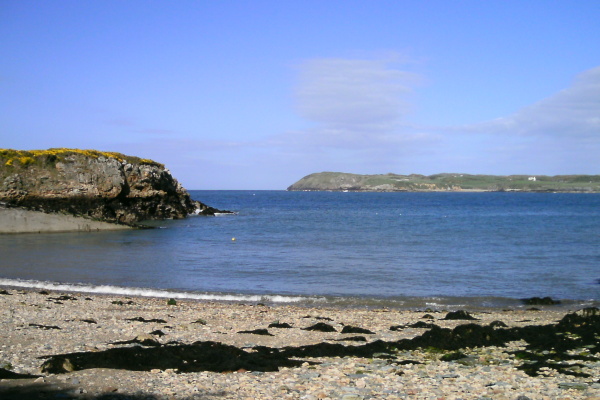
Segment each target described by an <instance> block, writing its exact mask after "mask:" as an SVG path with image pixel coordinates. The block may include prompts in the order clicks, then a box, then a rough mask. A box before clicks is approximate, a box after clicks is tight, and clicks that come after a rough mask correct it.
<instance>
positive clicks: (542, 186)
mask: <svg viewBox="0 0 600 400" xmlns="http://www.w3.org/2000/svg"><path fill="white" fill-rule="evenodd" d="M287 190H291V191H302V190H325V191H364V192H461V191H462V192H504V191H506V192H509V191H512V192H577V193H596V192H600V175H556V176H545V175H507V176H500V175H470V174H452V173H444V174H435V175H428V176H427V175H419V174H411V175H398V174H392V173H389V174H384V175H358V174H348V173H343V172H320V173H315V174H311V175H308V176H305V177H304V178H302V179H300V180H299V181H298V182H296V183H294V184H293V185H291V186H290V187H288V189H287Z"/></svg>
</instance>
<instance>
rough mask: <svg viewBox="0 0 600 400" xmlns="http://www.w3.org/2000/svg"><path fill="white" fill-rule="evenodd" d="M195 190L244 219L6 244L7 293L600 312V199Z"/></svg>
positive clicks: (0, 278) (2, 248) (3, 275)
mask: <svg viewBox="0 0 600 400" xmlns="http://www.w3.org/2000/svg"><path fill="white" fill-rule="evenodd" d="M190 193H191V195H192V197H194V198H195V199H197V200H201V201H202V202H204V203H207V204H209V205H211V206H214V207H217V208H221V209H229V210H233V211H236V212H237V214H236V215H221V216H217V217H197V216H193V217H190V218H187V219H185V220H173V221H159V222H153V225H155V226H157V227H159V229H153V230H135V231H115V232H94V233H54V234H21V235H3V236H0V255H1V257H0V285H5V286H7V285H17V286H26V287H27V286H28V287H38V288H42V287H45V288H61V289H72V290H80V291H91V292H94V291H95V292H109V293H111V292H112V293H121V294H147V295H154V296H164V297H191V298H204V299H215V300H223V299H230V300H243V301H263V302H296V301H299V302H303V303H312V304H325V305H341V306H390V307H404V308H414V307H423V306H440V307H452V306H467V305H470V306H489V307H507V306H517V305H519V304H521V303H520V302H519V300H518V299H520V298H527V297H533V296H538V297H545V296H550V297H552V298H554V299H561V300H563V303H565V304H567V305H571V304H577V305H598V304H600V284H599V279H600V195H599V194H566V193H354V192H349V193H341V192H287V191H191V192H190ZM233 238H235V240H233Z"/></svg>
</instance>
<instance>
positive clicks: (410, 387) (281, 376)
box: [0, 288, 600, 400]
mask: <svg viewBox="0 0 600 400" xmlns="http://www.w3.org/2000/svg"><path fill="white" fill-rule="evenodd" d="M0 293H2V294H0V304H1V308H0V310H1V311H0V321H1V322H0V323H1V326H2V343H1V348H0V368H2V370H1V371H2V378H14V377H18V378H21V379H1V380H0V398H1V399H71V398H73V399H155V400H158V399H160V400H162V399H165V400H166V399H307V400H310V399H343V400H357V399H363V400H364V399H511V400H516V399H521V400H525V399H531V400H535V399H588V400H591V399H600V382H599V379H600V361H599V358H598V357H599V356H600V354H598V353H597V352H596V351H597V349H598V347H597V346H596V347H595V348H593V347H594V346H593V345H592V346H589V345H588V346H587V350H586V349H585V348H584V349H577V352H578V354H581V353H582V352H585V351H587V352H588V353H586V355H587V358H586V359H585V360H584V361H579V360H578V361H576V362H574V361H565V362H566V363H572V364H578V365H576V366H575V365H573V368H571V369H568V370H562V371H558V370H556V369H553V368H548V367H544V368H541V369H540V370H539V372H540V373H539V374H538V375H537V376H530V375H528V374H527V373H526V372H525V371H523V370H522V369H519V367H520V366H521V365H523V363H524V362H525V361H524V360H523V359H522V357H519V356H518V355H516V354H515V352H518V351H519V350H524V349H525V348H526V346H527V342H525V341H524V340H516V341H510V342H508V343H506V344H505V345H502V346H473V347H469V348H461V349H459V350H453V351H450V350H440V349H437V348H434V347H432V346H429V347H425V348H414V349H408V350H407V349H396V350H395V351H383V352H376V351H371V352H368V351H366V352H363V353H364V354H363V353H361V354H359V353H358V351H357V350H352V351H350V352H348V351H347V349H356V348H359V347H361V346H369V345H371V346H375V344H378V343H388V342H393V343H412V342H411V340H417V339H418V338H420V337H423V336H424V334H425V333H426V332H428V331H430V330H431V325H436V326H438V327H440V328H448V330H443V329H442V330H441V331H440V332H442V331H443V332H450V331H451V330H453V329H454V328H455V327H457V326H460V325H465V324H473V323H474V324H477V325H480V326H486V325H489V324H492V325H493V326H502V325H500V323H499V322H498V321H501V322H502V323H503V324H505V325H506V327H505V328H498V329H512V328H524V327H527V326H534V325H538V326H542V325H552V324H557V323H558V321H560V320H561V319H562V318H563V317H564V315H565V314H566V312H565V311H564V310H561V311H556V310H552V308H551V307H546V308H544V307H537V308H540V309H541V310H526V309H521V310H488V311H481V310H479V311H478V312H471V313H466V314H465V315H469V316H472V317H473V318H476V319H475V320H461V319H445V318H446V317H447V316H448V313H447V312H446V311H442V310H439V311H438V310H418V311H407V310H391V309H335V308H308V307H298V306H291V305H281V306H274V307H272V306H267V305H262V304H240V303H214V302H199V301H186V300H177V301H176V304H168V301H167V299H155V298H142V297H123V296H108V295H106V296H105V295H88V294H81V293H58V292H46V291H32V290H21V289H15V288H5V289H2V290H0ZM466 311H469V310H466ZM573 311H575V310H573ZM426 324H430V325H426ZM494 324H495V325H494ZM311 327H313V328H314V329H317V328H323V329H324V330H330V331H329V332H322V331H316V330H307V329H306V328H311ZM342 331H345V332H346V331H347V332H349V333H342ZM243 332H246V333H243ZM561 335H562V333H561ZM596 337H597V336H596ZM415 338H417V339H415ZM194 343H195V344H196V345H197V346H198V348H200V346H201V344H202V346H208V347H206V348H210V352H211V353H210V357H212V358H214V359H211V360H209V361H210V362H209V364H210V365H213V364H214V365H216V367H215V368H214V369H217V370H216V371H213V370H203V367H202V365H196V364H195V362H196V361H197V360H195V359H194V360H192V359H189V360H187V359H186V360H184V361H183V362H180V363H178V361H177V360H176V359H173V360H171V359H170V358H169V357H170V355H169V357H167V356H161V355H160V354H162V353H156V354H159V356H158V358H159V360H157V361H156V362H155V361H154V360H151V361H148V363H146V364H145V363H144V362H140V363H138V364H137V365H138V366H139V365H141V366H142V368H143V369H147V370H128V369H115V368H106V367H102V365H105V364H102V363H100V364H98V365H92V364H93V363H92V364H85V362H87V361H85V362H84V361H82V360H83V357H84V356H81V359H80V356H73V355H71V356H69V355H67V356H62V357H55V358H54V359H52V358H49V357H51V356H58V355H65V354H72V353H83V354H85V355H89V354H92V355H96V356H99V355H104V354H112V353H110V351H113V352H114V351H115V349H130V350H133V351H136V352H140V353H135V354H136V355H133V356H128V355H127V354H133V353H124V354H123V355H121V356H117V357H116V358H118V357H121V358H122V359H121V362H123V363H124V365H125V364H127V363H128V362H129V361H131V359H128V357H129V358H131V357H145V356H144V355H143V354H146V353H141V352H151V351H155V352H157V351H166V350H173V351H174V350H176V349H179V348H183V349H184V350H185V351H191V350H190V349H191V347H185V346H191V345H192V344H194ZM321 343H326V344H329V345H327V346H326V347H323V346H312V345H318V344H321ZM178 346H179V347H178ZM311 346H312V347H311ZM350 346H354V347H350ZM441 347H443V346H441ZM365 348H366V347H365ZM203 349H204V347H203ZM340 349H342V350H340ZM590 349H592V350H590ZM184 350H182V351H183V352H182V353H181V354H185V351H184ZM279 350H281V354H280V353H278V352H279ZM203 351H204V350H203ZM335 351H342V352H344V351H345V352H346V354H345V355H344V354H342V356H339V355H336V354H335ZM240 352H242V353H240ZM284 353H285V357H283V355H284ZM351 353H354V354H351ZM261 354H270V356H269V357H267V358H268V359H269V360H271V361H273V360H275V364H274V365H275V368H272V365H271V364H265V363H263V359H262V358H260V357H259V356H261ZM246 356H248V357H255V358H249V359H248V361H244V360H246V358H245V357H246ZM199 357H202V356H199ZM256 357H259V358H256ZM452 358H454V359H452ZM235 360H241V361H239V362H241V364H236V362H237V361H235ZM444 360H447V361H444ZM269 362H270V361H269ZM170 363H171V364H170ZM154 364H156V365H154ZM228 365H232V368H236V369H231V370H228V367H227V366H228ZM237 365H242V367H240V368H238V367H237ZM186 366H189V367H190V368H187V367H186ZM169 367H170V368H169ZM52 368H54V369H52ZM81 368H83V369H81ZM186 368H187V369H188V370H190V371H192V372H188V371H185V369H186ZM219 368H220V369H221V370H218V369H219ZM205 369H206V368H205ZM269 369H271V370H269ZM565 371H575V372H576V374H569V373H565ZM27 375H33V376H27Z"/></svg>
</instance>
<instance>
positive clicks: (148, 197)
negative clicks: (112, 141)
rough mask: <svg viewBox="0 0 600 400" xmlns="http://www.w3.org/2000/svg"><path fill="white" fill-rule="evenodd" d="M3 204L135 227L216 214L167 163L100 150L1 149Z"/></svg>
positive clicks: (0, 169) (0, 164)
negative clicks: (174, 174) (187, 189)
mask: <svg viewBox="0 0 600 400" xmlns="http://www.w3.org/2000/svg"><path fill="white" fill-rule="evenodd" d="M0 202H2V203H4V204H3V205H4V206H5V207H21V208H25V209H28V210H36V211H43V212H46V213H50V212H54V213H56V212H58V213H63V214H70V215H75V216H80V217H85V218H89V219H93V220H97V221H105V222H112V223H119V224H126V225H132V224H136V223H137V222H140V221H143V220H150V219H166V218H173V219H177V218H184V217H186V216H187V215H189V214H192V213H197V214H214V212H215V211H218V210H215V209H213V208H211V207H208V206H206V205H205V204H202V203H200V202H198V201H194V200H192V199H191V198H190V195H189V194H188V192H187V191H186V190H185V189H184V188H183V187H182V186H181V185H180V184H179V182H177V180H176V179H175V178H174V177H173V176H172V175H171V173H170V172H169V170H168V169H166V168H165V167H164V165H162V164H159V163H157V162H154V161H152V160H147V159H141V158H137V157H131V156H126V155H123V154H120V153H113V152H100V151H95V150H76V149H49V150H32V151H19V150H0Z"/></svg>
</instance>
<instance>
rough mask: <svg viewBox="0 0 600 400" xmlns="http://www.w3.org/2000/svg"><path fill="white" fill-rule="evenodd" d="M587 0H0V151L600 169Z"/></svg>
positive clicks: (234, 170)
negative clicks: (60, 150) (53, 150)
mask: <svg viewBox="0 0 600 400" xmlns="http://www.w3.org/2000/svg"><path fill="white" fill-rule="evenodd" d="M598 21H600V1H597V0H578V1H572V0H568V1H565V0H556V1H550V0H546V1H539V0H527V1H523V0H518V1H513V0H502V1H500V0H489V1H481V0H476V1H466V0H455V1H447V0H431V1H412V0H411V1H405V0H389V1H388V0H363V1H355V0H340V1H338V0H328V1H323V0H303V1H280V0H273V1H266V0H253V1H227V0H222V1H208V0H195V1H186V0H178V1H169V2H167V1H155V0H144V1H136V0H102V1H100V0H88V1H80V0H72V1H67V0H53V1H45V0H39V1H37V0H36V1H33V0H0V148H12V149H20V150H32V149H46V148H51V147H66V148H79V149H96V150H102V151H116V152H120V153H124V154H127V155H134V156H138V157H142V158H150V159H153V160H155V161H158V162H160V163H163V164H165V165H166V167H167V168H168V169H169V170H170V171H171V172H172V174H173V175H174V176H175V177H176V178H177V179H178V180H179V181H180V182H181V183H182V184H183V186H184V187H186V188H187V189H190V190H196V189H207V190H213V189H214V190H219V189H244V190H261V189H276V190H279V189H285V188H287V187H288V186H289V185H291V184H293V183H294V182H296V181H297V180H299V179H300V178H302V177H303V176H306V175H308V174H311V173H314V172H321V171H337V172H350V173H359V174H386V173H390V172H391V173H397V174H411V173H417V174H425V175H429V174H435V173H442V172H456V173H469V174H494V175H509V174H529V175H564V174H600V23H598Z"/></svg>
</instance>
